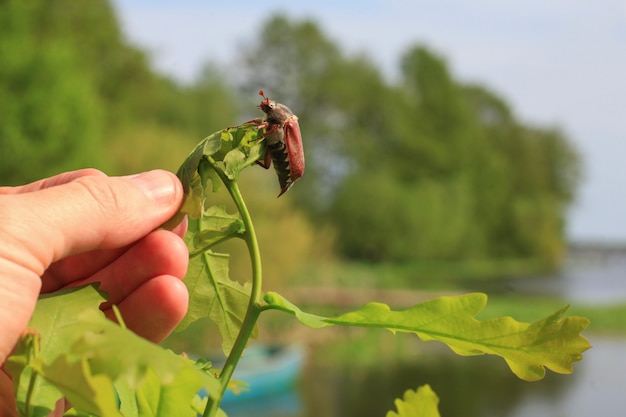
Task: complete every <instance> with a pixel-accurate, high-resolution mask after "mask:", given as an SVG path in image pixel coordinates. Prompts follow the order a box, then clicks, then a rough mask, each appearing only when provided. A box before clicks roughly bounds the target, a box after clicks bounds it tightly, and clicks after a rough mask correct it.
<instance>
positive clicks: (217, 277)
mask: <svg viewBox="0 0 626 417" xmlns="http://www.w3.org/2000/svg"><path fill="white" fill-rule="evenodd" d="M228 260H229V256H228V255H226V254H221V253H214V252H212V251H206V252H203V253H201V254H199V255H198V256H194V257H192V258H190V260H189V267H188V269H187V275H186V276H185V280H184V282H185V285H187V288H189V294H190V295H189V307H188V309H187V315H186V316H185V318H184V319H183V321H182V322H181V323H180V325H179V327H178V329H179V330H182V329H185V328H186V327H187V326H188V325H189V324H191V323H193V322H194V321H196V320H198V319H200V318H203V317H207V316H208V317H209V319H210V320H211V321H213V322H214V323H215V324H217V326H218V329H219V331H220V334H221V335H222V349H223V350H224V353H226V354H228V353H229V352H230V350H231V348H232V346H233V343H234V342H235V338H236V337H237V334H238V333H239V329H240V328H241V324H242V323H243V319H244V317H245V314H246V310H247V307H248V302H249V300H250V284H249V283H246V285H241V284H240V283H239V282H237V281H233V280H231V279H230V278H229V276H228Z"/></svg>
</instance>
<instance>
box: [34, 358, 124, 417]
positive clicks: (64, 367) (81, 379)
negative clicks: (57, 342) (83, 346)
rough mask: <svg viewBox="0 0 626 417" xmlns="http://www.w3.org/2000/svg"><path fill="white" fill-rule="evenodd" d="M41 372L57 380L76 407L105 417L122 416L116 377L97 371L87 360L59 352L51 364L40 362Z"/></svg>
mask: <svg viewBox="0 0 626 417" xmlns="http://www.w3.org/2000/svg"><path fill="white" fill-rule="evenodd" d="M37 365H38V366H37V368H38V373H39V375H41V376H42V377H43V378H45V379H46V380H47V381H48V382H50V383H52V384H54V386H55V387H56V388H58V389H59V390H60V391H61V393H62V394H63V396H65V397H66V398H67V399H68V400H69V401H70V403H71V404H72V406H73V407H74V408H75V409H76V410H80V411H81V412H86V413H89V414H93V415H97V416H102V417H122V414H121V413H120V412H119V409H118V405H117V398H116V396H115V390H114V389H113V381H112V380H111V379H110V378H109V377H108V376H107V375H103V374H100V375H94V374H92V371H91V370H90V368H89V364H88V362H87V360H85V359H81V360H78V361H73V360H72V359H70V358H69V357H68V355H59V356H58V357H57V358H56V359H55V360H54V362H52V364H50V365H46V364H43V363H39V364H37Z"/></svg>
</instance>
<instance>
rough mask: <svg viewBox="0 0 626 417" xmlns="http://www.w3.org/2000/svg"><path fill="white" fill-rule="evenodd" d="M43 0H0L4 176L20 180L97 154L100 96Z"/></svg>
mask: <svg viewBox="0 0 626 417" xmlns="http://www.w3.org/2000/svg"><path fill="white" fill-rule="evenodd" d="M47 11H48V8H47V7H46V6H45V4H44V3H43V2H21V1H15V0H10V1H3V2H1V3H0V81H1V82H0V147H1V148H2V153H0V178H2V182H3V183H5V184H17V183H20V182H23V181H29V180H34V179H36V178H38V177H39V176H41V175H50V174H52V173H56V172H57V171H60V170H66V169H71V168H77V167H80V166H81V165H85V164H87V163H89V162H91V163H92V164H93V163H94V162H97V161H98V158H97V149H98V147H99V144H100V141H101V139H102V138H101V133H100V130H101V128H102V120H101V115H102V112H103V108H102V103H101V102H100V101H99V100H98V99H97V97H96V94H95V93H96V91H95V88H94V83H93V76H92V74H90V73H89V71H86V68H85V67H84V66H83V65H82V62H81V59H80V56H79V54H78V53H77V51H76V50H75V48H74V47H73V45H72V44H70V43H68V42H66V39H64V38H63V37H61V36H57V34H56V33H54V31H51V30H48V29H49V28H48V26H47V25H48V24H50V20H51V19H53V17H52V16H50V15H48V14H47Z"/></svg>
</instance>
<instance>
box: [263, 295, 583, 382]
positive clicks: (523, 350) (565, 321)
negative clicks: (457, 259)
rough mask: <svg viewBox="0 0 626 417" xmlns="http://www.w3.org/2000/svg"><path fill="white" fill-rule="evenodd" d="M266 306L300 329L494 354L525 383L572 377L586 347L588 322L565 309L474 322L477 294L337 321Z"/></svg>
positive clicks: (372, 308) (375, 307)
mask: <svg viewBox="0 0 626 417" xmlns="http://www.w3.org/2000/svg"><path fill="white" fill-rule="evenodd" d="M265 301H266V302H267V303H268V304H269V305H270V306H271V307H272V308H278V309H281V310H284V311H288V312H290V313H292V314H294V315H295V316H296V317H297V318H298V319H300V320H301V322H302V323H303V324H308V323H311V322H312V323H313V324H315V325H317V327H321V326H320V324H321V323H326V324H340V325H344V326H360V327H379V328H385V329H388V330H390V331H391V332H393V333H395V332H408V333H415V334H416V335H417V336H419V337H420V339H422V340H424V341H430V340H437V341H439V342H443V343H445V344H447V345H448V346H449V347H450V348H451V349H452V350H453V351H454V352H455V353H457V354H459V355H462V356H471V355H481V354H492V355H498V356H501V357H502V358H503V359H504V360H505V361H506V363H507V364H508V365H509V367H510V368H511V371H512V372H513V373H514V374H515V375H517V376H518V377H519V378H520V379H523V380H526V381H535V380H539V379H541V378H543V377H544V376H545V368H548V369H551V370H552V371H554V372H557V373H563V374H567V373H571V372H572V364H573V362H576V361H579V360H581V359H582V353H583V352H584V351H585V350H587V349H588V348H589V347H590V345H589V342H588V341H587V339H585V338H584V337H583V336H581V335H580V332H581V331H583V330H584V329H585V328H586V327H587V326H588V325H589V320H588V319H586V318H584V317H567V318H561V317H562V315H563V314H564V313H565V311H566V310H567V307H564V308H562V309H561V310H559V311H557V312H555V313H554V314H552V315H550V316H549V317H546V318H545V319H543V320H539V321H537V322H535V323H523V322H518V321H516V320H514V319H513V318H511V317H499V318H494V319H489V320H484V321H479V320H477V319H475V318H474V317H475V316H476V314H477V313H478V312H479V311H481V310H482V309H483V307H484V306H485V303H486V302H487V296H486V295H485V294H479V293H474V294H466V295H461V296H453V297H439V298H436V299H434V300H430V301H426V302H424V303H420V304H416V305H414V306H413V307H410V308H408V309H406V310H402V311H392V310H391V309H390V308H389V307H388V306H387V305H385V304H382V303H369V304H367V305H365V306H364V307H362V308H361V309H359V310H356V311H353V312H350V313H347V314H343V315H341V316H338V317H333V318H320V317H316V316H313V318H314V319H312V318H311V315H305V313H302V312H301V311H300V310H299V309H298V308H297V307H295V306H294V305H293V304H291V303H288V302H286V300H284V299H283V298H282V297H280V296H279V295H278V294H275V293H271V294H269V293H268V295H266V297H265ZM303 317H304V318H305V320H302V318H303Z"/></svg>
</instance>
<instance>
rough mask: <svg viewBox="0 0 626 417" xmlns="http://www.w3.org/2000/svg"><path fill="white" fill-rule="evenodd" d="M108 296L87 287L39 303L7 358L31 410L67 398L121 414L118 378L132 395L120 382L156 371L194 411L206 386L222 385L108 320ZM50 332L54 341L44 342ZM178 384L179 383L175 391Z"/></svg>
mask: <svg viewBox="0 0 626 417" xmlns="http://www.w3.org/2000/svg"><path fill="white" fill-rule="evenodd" d="M103 300H104V297H103V296H102V294H101V293H99V292H98V291H97V290H96V289H95V288H94V287H93V286H87V287H83V288H75V289H72V290H67V291H63V292H62V293H61V294H60V295H59V294H57V295H56V296H54V297H52V296H48V297H45V298H43V299H42V300H41V302H40V303H39V304H38V305H37V308H36V310H35V313H34V315H33V318H32V320H31V323H30V324H29V326H30V327H31V328H33V329H34V330H32V331H31V332H30V333H27V334H26V335H25V336H23V337H22V339H21V340H20V343H19V344H18V347H17V349H16V351H15V354H14V355H13V356H11V357H10V359H9V361H8V363H7V370H8V371H9V372H10V373H11V375H12V376H13V378H14V380H15V381H16V388H17V397H16V398H17V399H18V407H20V409H21V410H22V413H23V414H24V415H28V416H46V415H47V414H49V413H50V411H51V410H52V409H53V408H54V403H55V402H56V400H58V399H59V398H60V397H62V396H65V397H67V398H68V399H70V400H71V402H72V404H73V405H74V407H75V408H76V409H77V410H79V411H81V412H83V413H84V412H87V413H91V414H94V415H102V416H119V415H120V414H119V412H118V411H117V410H118V404H117V399H116V397H115V395H114V393H115V391H114V389H113V382H114V381H121V380H123V381H125V384H121V385H119V386H118V387H117V391H118V394H120V395H119V397H120V398H125V399H127V398H129V395H130V394H129V393H128V392H124V391H120V387H121V388H123V387H127V390H130V391H134V390H135V389H137V388H138V387H141V385H142V382H143V381H144V380H145V377H146V375H147V374H148V373H150V372H153V373H154V374H155V375H156V376H157V377H158V381H159V383H160V384H161V386H162V389H163V390H164V392H166V391H167V392H169V393H172V394H171V395H173V393H174V392H176V393H177V394H176V395H177V397H176V398H178V400H177V402H178V404H179V406H181V407H183V405H181V404H186V405H189V407H190V410H191V406H190V404H191V402H192V400H193V398H194V396H195V395H196V394H197V392H198V391H199V390H200V389H202V388H205V389H207V390H208V391H209V392H213V393H217V392H218V391H219V388H218V387H219V384H218V382H217V380H216V379H215V376H214V375H212V374H210V373H207V372H203V371H202V370H201V369H199V368H197V367H196V366H195V365H194V363H193V362H192V361H190V360H189V359H186V358H183V357H181V356H177V355H175V354H173V353H172V352H171V351H168V350H165V349H164V348H162V347H160V346H158V345H155V344H153V343H151V342H149V341H147V340H145V339H143V338H141V337H139V336H137V335H135V334H134V333H133V332H132V331H130V330H128V329H125V328H123V327H120V326H119V325H117V324H116V323H114V322H112V321H110V320H108V319H107V318H106V317H105V316H104V314H103V313H102V312H101V311H100V310H99V308H98V306H99V304H100V303H101V302H102V301H103ZM40 326H42V327H40ZM40 329H41V330H40ZM36 332H38V333H36ZM44 337H47V338H49V339H52V341H46V342H44V340H43V338H44ZM39 340H41V349H39V345H40V344H39V342H38V341H39ZM173 386H176V387H178V388H176V389H173V388H172V391H169V390H170V387H173ZM132 395H134V394H132ZM20 398H21V399H24V400H20ZM26 399H27V400H26ZM189 415H192V414H189Z"/></svg>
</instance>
